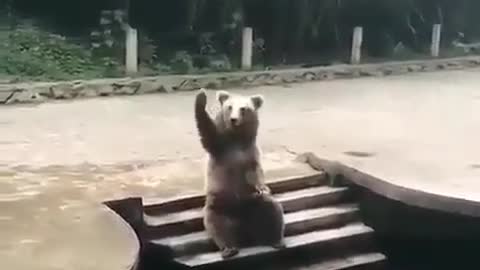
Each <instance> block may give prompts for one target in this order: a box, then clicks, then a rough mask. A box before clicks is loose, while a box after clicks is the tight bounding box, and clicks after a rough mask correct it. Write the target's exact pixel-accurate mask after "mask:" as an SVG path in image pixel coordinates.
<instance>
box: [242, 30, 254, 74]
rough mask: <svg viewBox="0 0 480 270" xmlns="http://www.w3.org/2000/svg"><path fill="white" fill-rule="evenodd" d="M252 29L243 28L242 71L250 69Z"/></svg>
mask: <svg viewBox="0 0 480 270" xmlns="http://www.w3.org/2000/svg"><path fill="white" fill-rule="evenodd" d="M252 47H253V29H252V28H251V27H245V28H244V29H243V33H242V69H244V70H249V69H251V68H252Z"/></svg>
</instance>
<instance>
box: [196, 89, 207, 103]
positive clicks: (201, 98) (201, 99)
mask: <svg viewBox="0 0 480 270" xmlns="http://www.w3.org/2000/svg"><path fill="white" fill-rule="evenodd" d="M195 105H196V106H200V107H202V108H205V107H206V106H207V91H206V90H205V89H203V88H202V89H200V90H199V91H198V94H197V97H196V99H195Z"/></svg>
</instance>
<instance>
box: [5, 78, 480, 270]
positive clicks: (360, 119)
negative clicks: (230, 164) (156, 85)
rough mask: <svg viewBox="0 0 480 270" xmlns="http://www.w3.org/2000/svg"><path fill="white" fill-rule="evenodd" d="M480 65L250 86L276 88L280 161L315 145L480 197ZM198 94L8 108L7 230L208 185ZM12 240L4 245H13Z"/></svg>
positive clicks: (267, 118) (273, 105) (17, 239)
mask: <svg viewBox="0 0 480 270" xmlns="http://www.w3.org/2000/svg"><path fill="white" fill-rule="evenodd" d="M479 75H480V70H468V71H455V72H443V73H442V72H438V73H429V74H417V75H409V76H391V77H385V78H366V79H357V80H345V81H331V82H319V83H310V84H303V85H294V86H291V87H282V88H281V87H262V88H256V89H253V90H242V91H241V92H239V93H242V94H254V93H262V94H264V95H265V97H266V104H265V107H264V109H263V110H262V113H261V130H260V140H261V141H260V142H261V144H262V147H263V150H264V152H265V154H266V160H265V162H266V165H267V167H268V168H280V167H282V166H283V165H284V164H287V163H289V161H290V159H291V158H292V156H291V154H290V152H303V151H314V152H316V154H317V155H319V156H321V157H326V158H332V159H337V160H340V161H342V162H345V163H347V164H349V165H352V166H354V167H356V168H358V169H360V170H362V171H364V172H366V173H369V174H372V175H374V176H376V177H379V178H382V179H385V180H387V181H391V182H393V183H397V184H401V185H405V186H409V187H413V188H418V189H422V190H425V191H428V192H432V193H438V194H446V195H449V196H454V197H462V198H467V199H473V200H479V201H480V184H479V182H478V178H479V177H480V144H479V143H477V140H478V134H479V133H480V76H479ZM193 99H194V93H175V94H170V95H150V96H137V97H125V98H105V99H93V100H83V101H74V102H59V103H48V104H41V105H38V106H24V107H19V106H16V107H2V108H0V134H1V136H0V153H2V155H1V156H0V180H1V181H0V202H1V205H0V207H2V208H5V207H7V205H8V207H9V209H12V210H11V211H8V212H5V211H3V210H2V211H0V238H2V239H5V238H4V236H3V235H4V234H9V235H10V238H8V239H10V240H11V242H10V243H17V244H18V243H23V242H22V239H23V238H22V237H24V236H23V234H28V233H30V234H32V232H36V233H37V234H43V233H44V231H42V229H39V230H36V229H35V228H37V226H35V227H32V226H30V227H28V226H27V227H24V228H23V230H22V229H16V228H14V227H8V226H7V227H3V225H9V226H12V220H15V219H16V218H17V216H19V215H20V216H21V217H28V218H25V219H24V220H23V222H24V223H25V224H27V223H29V222H30V223H32V224H44V223H45V222H46V223H47V224H51V225H52V226H53V227H52V226H51V227H50V229H52V228H55V229H56V227H55V226H57V225H58V228H65V225H59V224H55V223H48V222H53V221H52V220H62V217H63V216H61V215H60V216H59V215H58V213H57V212H58V211H57V212H55V211H56V210H55V211H53V210H51V209H53V208H55V209H58V208H60V209H65V208H68V207H73V206H75V205H78V204H79V203H80V202H91V203H93V202H96V201H101V200H104V199H109V198H116V197H123V196H128V195H146V196H159V195H173V194H178V193H183V192H190V191H197V190H200V189H201V187H202V184H203V183H202V181H201V179H200V178H199V176H200V175H201V168H202V156H203V151H202V149H201V148H200V145H199V142H198V139H197V136H196V131H195V126H194V122H193V115H192V105H193ZM209 102H213V92H212V95H211V96H210V99H209ZM348 152H364V153H369V154H370V156H369V157H358V156H355V155H349V154H348ZM4 202H7V203H6V204H5V203H4ZM41 204H44V205H43V208H42V207H41V206H40V205H41ZM13 209H15V210H13ZM24 209H25V210H24ZM26 209H28V210H26ZM42 209H44V210H42ZM45 209H46V210H45ZM22 211H24V213H29V214H19V213H23V212H22ZM41 211H43V212H44V214H39V213H40V212H41ZM5 213H6V214H5ZM35 213H36V214H35ZM52 216H55V217H56V218H52ZM64 218H68V216H65V217H64ZM58 222H60V221H58ZM60 223H61V222H60ZM86 224H88V223H86ZM62 226H63V227H62ZM77 227H78V226H77ZM4 228H6V229H4ZM44 229H45V228H44ZM12 230H13V231H14V232H15V230H17V231H18V230H20V233H18V234H17V235H16V234H15V233H12ZM45 230H46V229H45ZM83 232H84V231H83ZM72 234H73V233H72ZM12 235H13V236H12ZM82 237H83V238H85V236H82ZM92 237H93V236H92ZM92 239H93V238H92ZM3 242H4V241H2V244H3ZM27 242H28V241H27ZM34 242H35V241H34ZM72 242H75V241H73V240H72ZM2 244H0V257H1V256H4V255H6V253H5V251H4V250H7V248H8V246H7V245H5V244H4V245H2ZM12 245H14V244H12ZM38 248H39V247H38ZM29 250H30V252H34V251H35V250H37V251H38V250H39V249H33V248H32V249H29ZM10 254H11V253H10ZM57 255H58V254H57ZM17 256H19V255H17ZM52 256H54V255H52ZM12 265H15V264H12ZM11 269H22V268H20V267H17V268H15V267H13V268H11ZM51 269H54V268H51ZM77 269H81V268H77ZM85 269H87V268H85Z"/></svg>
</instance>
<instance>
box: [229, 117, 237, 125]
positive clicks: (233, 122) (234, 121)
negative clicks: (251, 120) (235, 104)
mask: <svg viewBox="0 0 480 270" xmlns="http://www.w3.org/2000/svg"><path fill="white" fill-rule="evenodd" d="M230 122H231V123H232V125H236V124H237V123H238V119H237V118H232V119H230Z"/></svg>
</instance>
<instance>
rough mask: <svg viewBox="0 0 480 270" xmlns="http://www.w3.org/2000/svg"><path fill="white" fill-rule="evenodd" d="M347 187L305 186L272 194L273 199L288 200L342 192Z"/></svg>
mask: <svg viewBox="0 0 480 270" xmlns="http://www.w3.org/2000/svg"><path fill="white" fill-rule="evenodd" d="M347 190H348V188H347V187H329V186H318V187H311V188H305V189H301V190H295V191H290V192H285V193H279V194H276V195H274V197H275V199H276V200H278V201H279V202H284V201H289V200H293V199H298V198H304V197H313V196H319V195H324V194H330V193H337V192H344V191H347Z"/></svg>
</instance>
